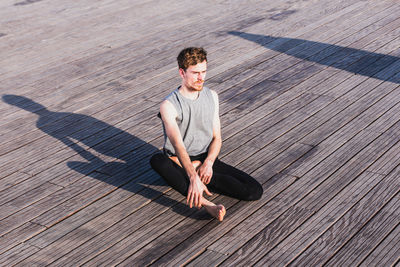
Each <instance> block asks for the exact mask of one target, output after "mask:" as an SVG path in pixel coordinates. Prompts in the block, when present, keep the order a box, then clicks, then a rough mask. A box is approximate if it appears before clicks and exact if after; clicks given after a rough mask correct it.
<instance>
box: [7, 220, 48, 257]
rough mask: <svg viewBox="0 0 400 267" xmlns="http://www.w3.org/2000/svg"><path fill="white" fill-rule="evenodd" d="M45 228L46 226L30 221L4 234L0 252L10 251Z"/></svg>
mask: <svg viewBox="0 0 400 267" xmlns="http://www.w3.org/2000/svg"><path fill="white" fill-rule="evenodd" d="M43 230H45V227H43V226H41V225H37V224H33V223H30V222H27V223H25V224H24V225H22V226H21V227H18V228H16V229H14V230H13V231H11V232H9V233H7V234H5V235H3V236H2V237H1V243H0V254H2V253H4V252H6V251H8V250H9V249H11V248H13V247H15V246H17V245H18V244H21V243H23V242H25V241H26V240H28V239H29V238H31V237H32V236H34V235H36V234H38V233H40V232H42V231H43Z"/></svg>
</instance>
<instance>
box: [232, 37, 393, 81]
mask: <svg viewBox="0 0 400 267" xmlns="http://www.w3.org/2000/svg"><path fill="white" fill-rule="evenodd" d="M228 33H229V34H231V35H235V36H238V37H241V38H243V39H246V40H249V41H252V42H255V43H257V44H259V45H262V46H264V47H266V48H268V49H271V50H274V51H278V52H281V53H285V54H287V55H290V56H293V57H296V58H300V59H304V60H307V61H312V62H316V63H318V64H321V65H326V66H331V67H334V68H338V69H342V70H345V71H348V72H351V73H354V74H357V75H364V76H368V77H371V78H375V79H379V80H383V81H389V82H393V83H398V84H400V72H399V70H400V58H399V57H395V56H391V55H385V54H379V53H374V52H369V51H365V50H359V49H355V48H349V47H343V46H337V45H332V44H326V43H320V42H314V41H308V40H303V39H295V38H286V37H272V36H268V35H259V34H251V33H246V32H239V31H230V32H228Z"/></svg>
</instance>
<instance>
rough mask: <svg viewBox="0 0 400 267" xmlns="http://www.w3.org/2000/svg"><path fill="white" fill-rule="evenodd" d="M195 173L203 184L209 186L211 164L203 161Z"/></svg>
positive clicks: (211, 171)
mask: <svg viewBox="0 0 400 267" xmlns="http://www.w3.org/2000/svg"><path fill="white" fill-rule="evenodd" d="M197 173H198V174H199V176H200V180H201V181H202V182H203V183H204V184H209V183H210V181H211V177H212V175H213V169H212V162H211V161H208V160H205V161H204V162H203V164H201V165H200V167H199V168H198V169H197Z"/></svg>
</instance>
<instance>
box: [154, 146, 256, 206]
mask: <svg viewBox="0 0 400 267" xmlns="http://www.w3.org/2000/svg"><path fill="white" fill-rule="evenodd" d="M206 157H207V153H204V154H201V155H199V156H194V157H190V159H191V160H192V161H194V160H199V161H201V162H203V161H204V160H205V158H206ZM150 164H151V167H152V168H153V169H154V170H155V171H156V172H157V173H158V174H159V175H160V176H161V177H163V178H164V180H165V181H166V182H167V183H168V185H170V186H171V187H172V188H174V189H175V190H177V191H178V192H179V193H181V194H182V195H184V196H187V192H188V188H189V184H190V180H189V177H188V176H187V174H186V171H185V170H184V169H183V168H182V167H180V166H179V165H178V164H176V163H175V162H173V161H172V160H171V159H169V158H168V157H167V156H166V155H164V154H162V153H158V154H155V155H153V157H152V158H151V159H150ZM207 188H208V190H210V191H212V192H215V193H218V194H223V195H227V196H230V197H233V198H237V199H241V200H258V199H260V198H261V195H262V193H263V188H262V187H261V185H260V183H258V182H257V181H256V180H255V179H254V178H253V177H251V176H250V175H248V174H246V173H245V172H243V171H241V170H238V169H236V168H235V167H232V166H230V165H228V164H225V163H223V162H222V161H220V160H219V159H216V160H215V162H214V165H213V176H212V178H211V181H210V183H209V184H207Z"/></svg>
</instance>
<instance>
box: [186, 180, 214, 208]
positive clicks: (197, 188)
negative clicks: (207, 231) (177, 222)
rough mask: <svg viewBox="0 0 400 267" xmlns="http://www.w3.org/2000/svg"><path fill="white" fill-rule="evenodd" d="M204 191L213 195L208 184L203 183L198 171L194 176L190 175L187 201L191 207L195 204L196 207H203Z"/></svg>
mask: <svg viewBox="0 0 400 267" xmlns="http://www.w3.org/2000/svg"><path fill="white" fill-rule="evenodd" d="M203 192H205V193H206V194H207V195H209V196H212V194H211V193H210V192H209V191H208V189H207V186H206V185H205V184H203V182H202V181H201V180H200V177H199V175H198V174H197V173H196V174H195V175H194V176H193V177H190V185H189V189H188V194H187V198H186V203H187V204H188V205H189V207H191V208H192V207H193V204H194V206H195V207H197V208H201V202H202V201H201V198H202V197H203Z"/></svg>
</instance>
